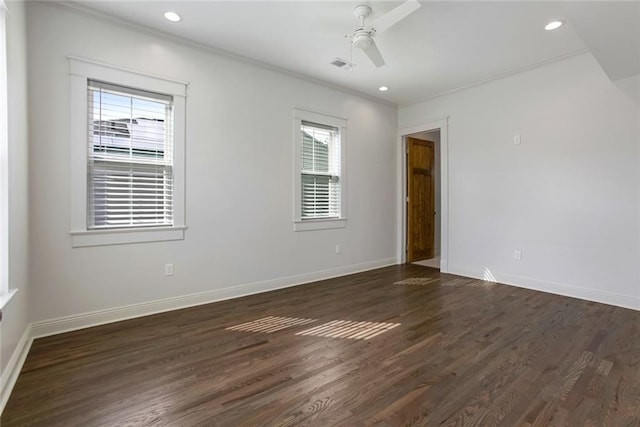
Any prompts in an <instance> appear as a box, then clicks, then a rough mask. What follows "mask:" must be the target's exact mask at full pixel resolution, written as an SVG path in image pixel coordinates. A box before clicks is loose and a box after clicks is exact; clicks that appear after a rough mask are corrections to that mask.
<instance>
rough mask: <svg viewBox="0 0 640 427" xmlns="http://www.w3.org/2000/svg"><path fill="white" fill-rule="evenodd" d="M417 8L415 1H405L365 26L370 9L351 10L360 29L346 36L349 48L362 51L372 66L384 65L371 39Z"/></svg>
mask: <svg viewBox="0 0 640 427" xmlns="http://www.w3.org/2000/svg"><path fill="white" fill-rule="evenodd" d="M419 8H420V3H418V1H417V0H407V1H405V2H404V3H402V4H401V5H400V6H397V7H396V8H394V9H392V10H391V11H389V12H388V13H386V14H385V15H382V16H381V17H379V18H378V19H376V20H375V21H374V22H373V23H372V24H371V25H369V26H366V25H365V24H366V20H367V18H368V17H369V15H371V7H369V6H367V5H364V4H362V5H359V6H356V7H355V8H354V9H353V14H354V15H355V16H356V18H358V20H359V21H360V27H359V28H357V29H356V30H355V31H354V32H353V33H352V34H350V35H348V36H347V37H349V38H350V39H351V46H352V47H355V48H357V49H360V50H362V51H363V52H364V54H365V55H367V57H368V58H369V59H370V60H371V62H373V65H375V66H376V67H382V66H383V65H384V64H385V62H384V58H383V57H382V54H381V53H380V50H379V49H378V46H377V45H376V42H375V41H374V40H373V37H374V36H375V35H377V34H379V33H382V32H383V31H386V30H387V29H389V28H391V27H392V26H393V25H395V24H397V23H398V22H400V21H402V20H403V19H404V18H406V17H407V16H409V15H411V14H412V13H413V12H415V11H416V10H418V9H419Z"/></svg>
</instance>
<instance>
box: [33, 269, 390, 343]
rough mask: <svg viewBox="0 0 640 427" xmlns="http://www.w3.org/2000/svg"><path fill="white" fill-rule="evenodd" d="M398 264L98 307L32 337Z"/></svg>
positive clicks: (37, 326) (43, 324)
mask: <svg viewBox="0 0 640 427" xmlns="http://www.w3.org/2000/svg"><path fill="white" fill-rule="evenodd" d="M394 264H396V258H395V257H393V258H385V259H380V260H376V261H370V262H365V263H361V264H353V265H349V266H345V267H338V268H332V269H328V270H320V271H316V272H313V273H305V274H299V275H295V276H288V277H284V278H279V279H273V280H266V281H261V282H255V283H248V284H244V285H239V286H232V287H228V288H222V289H215V290H211V291H205V292H199V293H195V294H189V295H182V296H178V297H172V298H166V299H161V300H155V301H149V302H143V303H138V304H131V305H127V306H123V307H115V308H109V309H104V310H96V311H92V312H88V313H82V314H76V315H71V316H64V317H59V318H55V319H50V320H42V321H38V322H34V323H32V324H31V327H32V338H41V337H46V336H49V335H56V334H61V333H64V332H70V331H75V330H78V329H84V328H89V327H92V326H98V325H104V324H107V323H113V322H119V321H122V320H127V319H133V318H136V317H142V316H148V315H151V314H156V313H162V312H166V311H172V310H179V309H181V308H187V307H193V306H197V305H202V304H209V303H212V302H216V301H223V300H228V299H232V298H239V297H244V296H248V295H254V294H259V293H263V292H269V291H274V290H277V289H283V288H288V287H292V286H298V285H303V284H305V283H309V282H315V281H318V280H325V279H331V278H333V277H339V276H345V275H348V274H354V273H360V272H363V271H367V270H373V269H375V268H381V267H386V266H389V265H394Z"/></svg>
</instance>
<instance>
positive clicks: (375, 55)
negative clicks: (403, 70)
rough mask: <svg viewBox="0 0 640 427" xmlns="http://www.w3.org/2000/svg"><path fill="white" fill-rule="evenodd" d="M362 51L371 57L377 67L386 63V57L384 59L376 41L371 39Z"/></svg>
mask: <svg viewBox="0 0 640 427" xmlns="http://www.w3.org/2000/svg"><path fill="white" fill-rule="evenodd" d="M362 51H363V52H364V53H365V54H366V55H367V56H368V57H369V59H370V60H371V62H373V65H375V66H376V67H382V66H383V65H384V59H382V54H381V53H380V50H379V49H378V46H377V45H376V42H374V41H373V40H371V44H370V45H369V46H367V47H365V48H362Z"/></svg>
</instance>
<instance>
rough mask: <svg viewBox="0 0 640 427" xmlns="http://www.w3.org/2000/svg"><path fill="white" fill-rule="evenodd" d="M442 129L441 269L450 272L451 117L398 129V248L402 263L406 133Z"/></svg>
mask: <svg viewBox="0 0 640 427" xmlns="http://www.w3.org/2000/svg"><path fill="white" fill-rule="evenodd" d="M435 130H439V131H440V212H439V214H440V271H441V272H442V273H447V272H448V263H449V132H448V130H449V117H448V116H447V117H445V118H443V119H440V120H434V121H430V122H427V123H424V124H420V125H415V126H408V127H404V128H400V129H398V141H397V142H398V143H397V144H396V159H397V161H398V164H397V168H396V169H397V171H398V174H397V181H398V188H399V191H398V200H397V204H396V206H397V215H398V219H399V220H398V224H397V234H398V242H397V252H396V257H397V260H398V264H404V263H405V262H406V261H407V253H406V251H405V248H406V246H407V203H406V200H407V156H406V155H405V153H406V150H407V146H406V141H405V137H406V136H409V135H412V134H414V133H420V132H431V131H435Z"/></svg>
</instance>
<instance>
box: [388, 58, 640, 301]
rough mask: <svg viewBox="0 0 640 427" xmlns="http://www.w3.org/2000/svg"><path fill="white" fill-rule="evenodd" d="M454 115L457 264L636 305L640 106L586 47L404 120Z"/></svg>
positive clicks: (476, 272) (452, 251) (452, 256)
mask: <svg viewBox="0 0 640 427" xmlns="http://www.w3.org/2000/svg"><path fill="white" fill-rule="evenodd" d="M446 116H449V139H448V141H449V218H450V223H449V270H450V271H451V272H452V273H459V274H466V275H472V276H477V277H482V276H483V275H484V274H485V270H488V271H490V272H491V273H492V275H493V276H495V278H496V279H498V281H502V282H507V283H511V284H516V285H521V286H526V287H531V288H537V289H543V290H547V291H552V292H557V293H563V294H568V295H573V296H578V297H582V298H587V299H592V300H598V301H604V302H610V303H614V304H619V305H625V306H628V307H635V308H640V250H639V241H640V156H639V150H640V124H639V123H640V121H639V120H638V119H639V117H640V116H639V110H638V105H637V103H635V102H634V100H633V99H632V97H630V96H628V94H625V93H623V91H622V90H621V89H620V88H619V87H618V86H616V85H615V84H614V83H612V82H611V81H610V80H609V79H608V78H607V77H606V75H605V74H604V73H603V71H602V70H601V69H600V67H599V66H598V64H597V62H596V61H595V60H594V58H593V57H592V56H591V55H590V54H582V55H579V56H575V57H572V58H569V59H566V60H563V61H561V62H556V63H553V64H550V65H546V66H544V67H540V68H537V69H534V70H531V71H528V72H525V73H521V74H518V75H514V76H511V77H508V78H504V79H501V80H497V81H494V82H491V83H487V84H484V85H481V86H477V87H474V88H470V89H467V90H463V91H460V92H457V93H453V94H450V95H447V96H443V97H439V98H435V99H433V100H430V101H427V102H423V103H420V104H416V105H411V106H406V107H402V108H400V109H399V118H398V121H399V127H401V128H402V127H407V126H412V125H417V124H420V123H426V122H429V121H432V120H437V119H441V118H443V117H446ZM514 134H521V135H522V144H521V145H514V144H512V137H513V135H514ZM515 249H519V250H521V251H522V260H521V261H515V260H514V259H513V251H514V250H515Z"/></svg>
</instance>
